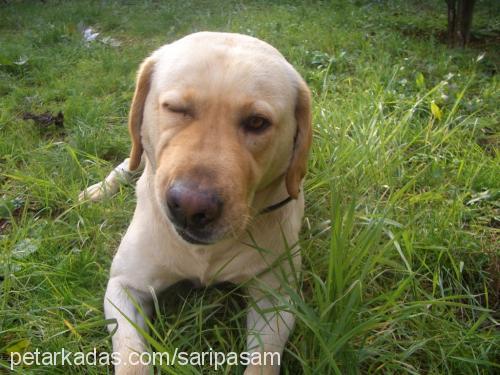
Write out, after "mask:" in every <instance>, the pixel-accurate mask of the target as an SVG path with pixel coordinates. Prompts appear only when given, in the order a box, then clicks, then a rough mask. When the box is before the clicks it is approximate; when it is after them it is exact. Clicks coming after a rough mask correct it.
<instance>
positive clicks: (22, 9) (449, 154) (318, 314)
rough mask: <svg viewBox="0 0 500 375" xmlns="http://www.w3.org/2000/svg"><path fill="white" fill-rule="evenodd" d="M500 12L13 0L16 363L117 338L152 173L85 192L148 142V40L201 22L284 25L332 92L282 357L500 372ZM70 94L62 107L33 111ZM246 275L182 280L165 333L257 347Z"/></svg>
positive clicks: (10, 118)
mask: <svg viewBox="0 0 500 375" xmlns="http://www.w3.org/2000/svg"><path fill="white" fill-rule="evenodd" d="M499 25H500V5H499V3H498V2H495V1H493V0H492V1H478V2H477V4H476V14H475V18H474V24H473V28H472V30H473V43H472V44H471V46H470V47H469V48H467V49H465V50H462V49H449V48H447V46H446V44H445V43H443V41H442V37H441V36H442V34H443V32H444V31H445V30H446V5H445V2H444V1H437V0H435V1H431V0H422V1H419V2H416V1H415V2H409V1H403V0H401V1H396V0H393V1H389V0H388V1H364V0H356V1H335V2H322V3H320V2H313V1H311V2H309V1H307V2H304V3H302V2H299V1H275V2H265V1H257V2H253V1H252V2H250V1H242V2H239V1H222V0H217V1H204V2H201V1H189V0H184V1H165V2H160V1H143V2H114V1H95V2H83V1H82V2H79V1H58V2H56V1H46V2H42V1H8V0H7V1H4V2H1V3H0V135H1V136H0V373H3V370H2V368H5V369H6V370H5V372H6V373H9V370H8V369H9V368H10V364H9V360H8V359H9V355H10V353H11V352H24V351H35V349H36V348H38V349H39V350H42V351H47V352H56V351H60V350H61V348H63V347H64V348H65V349H66V350H67V351H73V352H77V351H84V352H90V351H92V350H93V349H94V348H96V350H97V351H98V352H109V351H111V345H110V337H109V334H108V332H107V330H106V329H105V320H104V315H103V311H102V300H103V295H104V291H105V286H106V282H107V276H108V269H109V266H110V263H111V259H112V256H113V254H114V252H115V251H116V248H117V246H118V243H119V241H120V238H121V235H122V234H123V233H124V231H125V230H126V228H127V225H128V222H129V220H130V218H131V215H132V212H133V209H134V201H135V196H134V189H133V187H131V186H125V187H123V188H122V189H121V191H120V192H119V193H118V194H117V195H116V196H115V197H113V198H112V199H108V200H105V201H103V202H100V203H94V204H91V203H81V202H78V200H77V197H78V193H79V191H80V190H81V189H82V188H83V187H85V186H87V185H89V184H91V183H94V182H96V181H98V180H100V179H102V178H103V177H104V176H105V175H106V174H107V173H108V172H109V171H110V170H111V169H112V168H113V167H114V166H115V165H116V164H117V163H119V162H120V161H121V160H123V158H125V157H126V156H127V154H128V150H129V140H128V133H127V129H126V118H127V114H128V108H129V105H130V101H131V98H132V94H133V89H134V77H135V72H136V69H137V67H138V65H139V63H140V62H141V60H142V59H143V58H144V57H145V56H147V55H148V54H149V53H150V52H152V51H153V50H154V49H156V48H158V47H159V46H161V45H162V44H165V43H168V42H170V41H173V40H175V39H177V38H179V37H181V36H183V35H185V34H188V33H191V32H194V31H200V30H218V31H231V32H239V33H244V34H249V35H253V36H256V37H259V38H261V39H263V40H265V41H267V42H269V43H271V44H273V45H274V46H276V47H277V48H278V49H279V50H280V51H281V52H282V53H283V54H284V55H285V57H286V58H287V59H288V60H289V61H290V62H291V63H292V64H293V65H294V66H295V67H296V68H297V69H298V70H299V71H300V72H301V74H302V75H303V76H304V78H305V79H306V81H307V82H308V84H309V86H310V88H311V90H312V92H313V98H314V122H313V124H314V144H313V152H312V155H311V158H310V164H309V165H310V169H309V173H308V176H307V180H306V183H305V192H306V214H305V220H304V226H303V231H302V236H301V247H302V249H303V254H304V266H303V274H302V285H301V288H300V293H298V294H296V295H293V296H292V297H293V304H291V305H290V309H291V310H292V311H294V313H295V314H296V317H297V325H296V328H295V330H294V333H293V335H292V337H291V340H290V342H289V343H288V345H287V348H286V350H285V355H284V363H283V366H282V373H283V374H350V373H354V374H355V373H366V374H371V373H398V374H400V373H409V374H445V373H449V374H476V373H478V374H493V373H498V372H499V367H500V363H499V362H500V361H499V358H500V329H499V328H500V327H499V325H500V323H499V319H500V314H499V308H500V292H499V291H500V246H499V244H498V240H499V227H500V199H499V198H500V157H499V156H500V154H499V148H498V146H499V143H500V135H499V130H500V125H499V124H500V116H499V111H498V106H499V104H500V85H499V81H498V74H497V72H498V68H499V64H500V53H499V52H500V47H499V43H498V41H499V37H498V36H499V33H498V30H499ZM89 27H91V28H93V30H94V32H99V35H98V36H97V37H96V39H95V40H93V41H85V39H84V37H83V35H82V32H83V31H84V30H85V29H86V28H89ZM59 111H61V112H62V113H63V115H64V123H63V125H62V126H61V125H59V126H58V125H55V124H52V125H48V124H47V123H48V122H49V121H45V122H44V121H34V120H30V119H27V117H30V115H31V117H32V115H39V114H42V113H46V112H48V113H50V114H53V115H54V116H55V115H56V114H57V113H58V112H59ZM46 120H50V118H49V117H48V116H46ZM242 294H243V291H242V290H240V289H238V290H234V288H233V287H231V286H226V287H222V288H209V289H192V288H191V287H190V286H187V285H181V286H178V287H174V288H173V289H170V290H169V291H167V293H166V295H165V296H163V298H160V301H159V303H158V305H157V310H158V311H159V312H160V316H159V317H158V318H157V319H156V320H155V321H154V323H153V328H154V329H153V331H152V333H151V336H152V338H151V339H150V340H151V341H153V340H154V341H155V343H156V345H157V346H156V349H158V348H160V349H162V350H163V351H174V348H176V347H177V348H181V349H182V350H185V351H201V350H205V351H207V350H208V349H209V348H213V350H217V351H223V352H231V351H241V350H244V348H245V346H244V345H245V340H244V314H245V312H244V309H242V307H243V306H244V304H243V299H242V298H241V297H242ZM161 371H162V372H165V373H172V374H184V373H185V374H193V373H194V374H196V373H204V374H209V373H225V374H233V373H234V374H241V373H242V372H243V368H241V367H230V366H226V367H224V368H223V369H222V370H220V369H219V371H217V372H216V371H215V369H214V368H208V367H207V368H201V367H196V366H194V367H187V366H177V367H171V368H167V367H165V368H163V369H161ZM111 372H112V369H111V368H110V367H103V366H88V367H84V366H78V365H76V366H73V367H64V366H61V365H59V366H56V367H51V366H49V365H38V366H28V365H24V366H18V367H16V368H15V371H14V373H18V374H68V373H71V374H104V373H111Z"/></svg>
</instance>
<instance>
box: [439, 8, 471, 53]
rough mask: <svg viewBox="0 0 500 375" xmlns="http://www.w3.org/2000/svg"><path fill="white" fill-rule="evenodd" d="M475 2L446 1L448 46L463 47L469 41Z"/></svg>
mask: <svg viewBox="0 0 500 375" xmlns="http://www.w3.org/2000/svg"><path fill="white" fill-rule="evenodd" d="M475 2H476V0H446V4H447V5H448V45H449V46H450V47H455V46H457V45H459V46H461V47H465V46H466V45H467V43H469V40H470V28H471V26H472V14H473V11H474V4H475Z"/></svg>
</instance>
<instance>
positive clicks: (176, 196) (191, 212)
mask: <svg viewBox="0 0 500 375" xmlns="http://www.w3.org/2000/svg"><path fill="white" fill-rule="evenodd" d="M167 205H168V209H169V210H170V219H171V220H172V221H173V222H174V224H176V225H177V226H179V227H181V228H182V229H187V230H194V231H197V230H200V229H203V228H204V227H205V226H207V225H208V224H210V223H212V222H214V221H216V220H217V219H218V218H219V217H220V215H221V212H222V200H221V198H220V196H219V194H217V193H216V192H215V191H211V190H201V189H199V188H198V187H194V186H190V184H186V183H183V182H177V183H174V184H173V185H172V187H171V188H170V189H169V190H168V192H167Z"/></svg>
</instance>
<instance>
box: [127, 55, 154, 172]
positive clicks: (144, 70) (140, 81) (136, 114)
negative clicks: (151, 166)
mask: <svg viewBox="0 0 500 375" xmlns="http://www.w3.org/2000/svg"><path fill="white" fill-rule="evenodd" d="M154 66H155V60H153V58H152V57H148V58H147V59H146V60H144V61H143V63H142V64H141V67H140V68H139V72H138V73H137V83H136V85H135V92H134V98H133V99H132V105H131V106H130V113H129V115H128V131H129V133H130V138H131V139H132V149H131V150H130V161H129V169H130V170H131V171H133V170H135V169H137V167H138V166H139V164H140V163H141V156H142V151H143V147H142V140H141V126H142V117H143V115H144V103H145V102H146V97H147V96H148V93H149V88H150V86H151V74H152V73H153V69H154Z"/></svg>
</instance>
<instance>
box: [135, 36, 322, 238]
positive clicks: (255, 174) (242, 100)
mask: <svg viewBox="0 0 500 375" xmlns="http://www.w3.org/2000/svg"><path fill="white" fill-rule="evenodd" d="M129 131H130V135H131V137H132V150H131V155H130V168H131V169H132V170H133V169H135V168H137V166H138V164H139V162H140V159H141V155H142V153H143V151H144V152H145V154H146V156H147V159H148V161H149V163H150V165H151V167H152V170H153V173H154V192H155V201H156V204H158V205H159V206H160V209H161V211H162V212H164V214H165V215H166V216H167V217H168V220H169V221H170V222H171V223H172V224H173V226H174V227H175V229H176V231H177V233H178V234H179V235H180V236H181V237H182V238H183V239H184V240H186V241H187V242H190V243H199V244H210V243H214V242H217V241H219V240H221V239H224V238H227V237H232V236H237V235H238V234H240V233H241V232H242V231H243V230H244V228H245V226H246V224H247V223H248V219H249V218H251V217H252V215H253V214H255V212H254V211H255V210H254V209H253V201H254V197H255V196H256V194H258V192H259V191H262V190H263V189H265V188H266V187H268V186H269V185H271V184H273V183H275V182H276V181H279V180H285V181H286V187H287V190H288V194H289V195H290V196H291V197H292V198H297V197H298V194H299V189H300V183H301V180H302V178H303V177H304V175H305V172H306V168H307V157H308V153H309V148H310V144H311V137H312V136H311V99H310V92H309V89H308V88H307V86H306V84H305V82H304V81H303V79H302V78H301V77H300V75H299V74H298V73H297V72H296V71H295V70H294V69H293V67H292V66H291V65H290V64H289V63H288V62H287V61H286V60H285V59H284V58H283V56H282V55H281V54H280V53H279V52H278V51H277V50H276V49H274V48H273V47H271V46H270V45H268V44H267V43H264V42H262V41H260V40H258V39H255V38H251V37H248V36H243V35H239V34H224V33H207V32H205V33H197V34H192V35H190V36H187V37H185V38H183V39H180V40H178V41H177V42H174V43H172V44H169V45H166V46H164V47H162V48H160V49H159V50H157V51H156V52H154V53H153V54H152V55H151V56H150V57H149V58H147V59H146V60H145V61H144V62H143V63H142V65H141V67H140V69H139V73H138V78H137V85H136V89H135V94H134V98H133V102H132V107H131V111H130V115H129ZM270 203H271V202H270Z"/></svg>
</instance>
